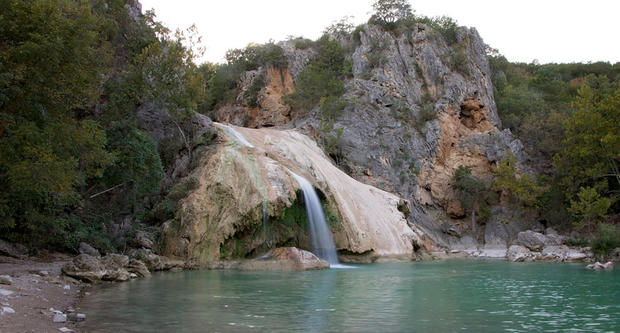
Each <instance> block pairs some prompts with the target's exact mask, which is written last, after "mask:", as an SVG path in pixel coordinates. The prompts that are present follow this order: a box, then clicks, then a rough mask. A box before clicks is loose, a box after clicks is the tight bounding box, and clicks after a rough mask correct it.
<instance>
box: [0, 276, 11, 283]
mask: <svg viewBox="0 0 620 333" xmlns="http://www.w3.org/2000/svg"><path fill="white" fill-rule="evenodd" d="M0 284H8V285H10V284H13V278H11V277H10V276H8V275H0Z"/></svg>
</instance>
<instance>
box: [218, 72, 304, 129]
mask: <svg viewBox="0 0 620 333" xmlns="http://www.w3.org/2000/svg"><path fill="white" fill-rule="evenodd" d="M239 81H240V82H239V86H240V87H241V89H240V91H239V94H238V95H237V98H236V103H235V104H227V105H225V106H223V107H221V108H219V109H218V110H217V111H216V118H217V119H218V120H220V121H222V122H226V123H231V124H236V125H239V126H244V127H253V128H257V127H268V126H281V125H285V124H287V123H288V122H290V121H291V114H290V112H291V109H290V107H289V106H288V105H285V104H284V103H283V102H282V96H284V95H286V94H290V93H292V92H293V91H294V84H293V78H292V77H291V74H290V71H289V68H288V67H273V66H265V67H261V68H259V69H257V70H253V71H249V72H246V73H244V74H243V75H242V76H241V78H240V79H239ZM254 85H260V86H261V88H260V90H258V91H257V92H255V93H256V96H251V97H248V95H249V94H251V93H252V92H251V91H250V90H251V89H252V88H254V87H253V86H254ZM254 89H256V88H254ZM248 98H251V99H253V102H250V103H248Z"/></svg>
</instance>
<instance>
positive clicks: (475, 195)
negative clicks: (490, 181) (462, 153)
mask: <svg viewBox="0 0 620 333" xmlns="http://www.w3.org/2000/svg"><path fill="white" fill-rule="evenodd" d="M453 180H454V188H455V189H456V190H457V192H458V198H459V201H460V202H461V205H463V207H464V208H465V209H469V211H470V212H471V229H472V232H475V231H476V211H477V210H480V209H481V206H482V203H483V200H484V198H483V195H482V194H483V193H484V192H485V191H486V189H487V188H486V185H485V184H484V183H483V182H482V181H481V180H479V179H478V178H476V177H475V176H474V175H472V174H471V169H470V168H469V167H466V166H463V165H461V166H459V167H458V169H456V171H455V172H454V178H453Z"/></svg>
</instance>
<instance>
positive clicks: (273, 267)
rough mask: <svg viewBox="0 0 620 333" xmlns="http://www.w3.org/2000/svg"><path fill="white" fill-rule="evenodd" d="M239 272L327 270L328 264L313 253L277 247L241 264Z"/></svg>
mask: <svg viewBox="0 0 620 333" xmlns="http://www.w3.org/2000/svg"><path fill="white" fill-rule="evenodd" d="M237 268H238V269H241V270H267V271H305V270H317V269H327V268H329V263H328V262H327V261H325V260H322V259H320V258H318V257H317V256H315V255H314V254H313V253H311V252H308V251H304V250H301V249H298V248H295V247H279V248H275V249H273V250H271V251H269V252H268V253H267V254H266V255H264V256H262V257H261V258H259V259H254V260H248V261H245V262H242V263H240V264H239V266H238V267H237Z"/></svg>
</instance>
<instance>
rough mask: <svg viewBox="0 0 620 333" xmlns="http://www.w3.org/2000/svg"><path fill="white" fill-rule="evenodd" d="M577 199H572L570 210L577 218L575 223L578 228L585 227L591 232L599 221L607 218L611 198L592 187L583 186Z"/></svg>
mask: <svg viewBox="0 0 620 333" xmlns="http://www.w3.org/2000/svg"><path fill="white" fill-rule="evenodd" d="M577 199H578V200H571V201H570V208H569V211H570V212H571V213H572V214H573V215H574V216H575V218H577V220H576V221H575V222H574V223H573V224H574V226H575V227H576V228H577V229H578V230H583V229H584V228H585V229H587V230H588V232H590V233H591V232H592V231H593V230H594V227H595V226H596V224H597V223H599V222H601V221H603V220H604V219H606V218H607V210H608V209H609V207H610V206H611V199H609V198H605V197H601V196H600V195H599V194H598V192H597V191H596V189H594V188H592V187H582V188H581V189H580V190H579V193H577Z"/></svg>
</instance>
